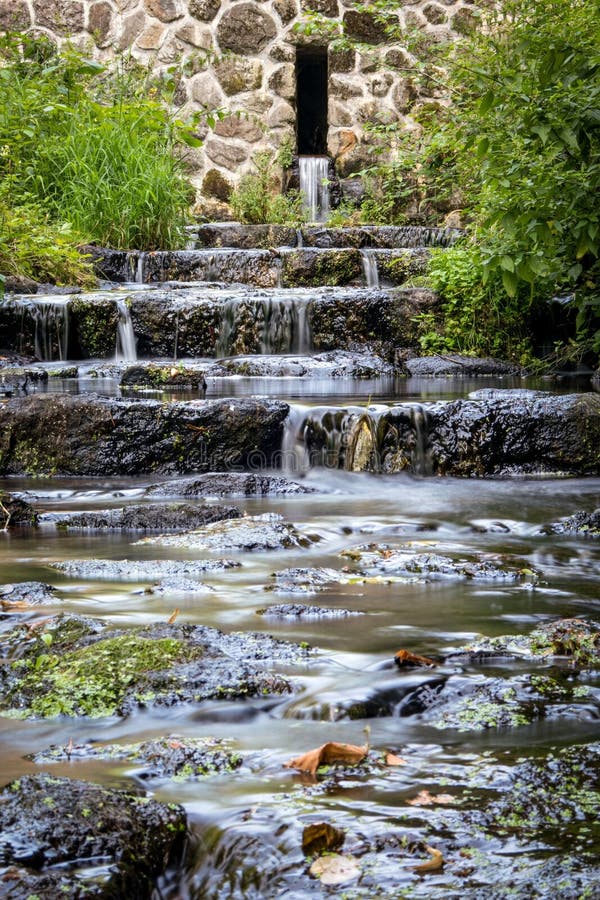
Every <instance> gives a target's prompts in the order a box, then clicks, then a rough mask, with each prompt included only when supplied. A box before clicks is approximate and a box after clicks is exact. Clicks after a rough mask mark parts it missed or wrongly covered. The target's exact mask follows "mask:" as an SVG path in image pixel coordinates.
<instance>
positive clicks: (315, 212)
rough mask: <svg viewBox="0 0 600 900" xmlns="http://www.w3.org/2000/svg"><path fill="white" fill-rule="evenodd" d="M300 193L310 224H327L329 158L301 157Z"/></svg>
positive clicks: (299, 159)
mask: <svg viewBox="0 0 600 900" xmlns="http://www.w3.org/2000/svg"><path fill="white" fill-rule="evenodd" d="M298 165H299V168H300V193H301V194H302V197H303V202H304V208H305V210H306V215H307V217H308V221H309V222H325V221H326V220H327V218H328V217H329V182H328V173H329V158H328V157H327V156H300V157H299V158H298Z"/></svg>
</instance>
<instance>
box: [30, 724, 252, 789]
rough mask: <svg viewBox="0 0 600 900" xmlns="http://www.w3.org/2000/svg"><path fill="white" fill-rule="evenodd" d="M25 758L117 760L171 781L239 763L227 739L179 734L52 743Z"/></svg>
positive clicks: (37, 760)
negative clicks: (136, 740) (134, 739)
mask: <svg viewBox="0 0 600 900" xmlns="http://www.w3.org/2000/svg"><path fill="white" fill-rule="evenodd" d="M28 759H31V760H33V762H34V763H36V764H37V765H47V764H48V763H53V762H72V761H75V760H84V761H85V760H88V759H102V760H106V761H108V762H117V761H119V762H125V763H128V764H130V765H131V766H132V767H133V769H134V772H135V775H136V776H137V777H138V778H141V779H144V780H147V779H155V778H160V779H163V778H171V779H173V780H174V781H191V780H196V779H198V778H204V777H206V776H209V775H218V774H220V773H222V772H233V771H234V770H235V769H237V768H238V767H239V766H240V765H241V764H242V757H241V756H240V755H239V753H236V752H235V751H234V750H233V749H232V747H231V745H230V744H229V743H228V742H227V741H220V740H216V739H215V738H189V737H181V736H179V735H169V736H168V737H165V738H157V739H156V740H150V741H142V742H141V743H136V744H96V743H94V744H91V743H88V744H73V743H70V744H68V745H67V746H62V745H56V744H55V745H53V746H52V747H49V748H48V749H47V750H42V751H41V752H40V753H34V754H33V755H32V756H29V757H28Z"/></svg>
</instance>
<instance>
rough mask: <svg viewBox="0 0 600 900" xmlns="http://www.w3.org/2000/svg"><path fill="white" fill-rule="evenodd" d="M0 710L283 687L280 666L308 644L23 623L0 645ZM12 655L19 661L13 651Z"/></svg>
mask: <svg viewBox="0 0 600 900" xmlns="http://www.w3.org/2000/svg"><path fill="white" fill-rule="evenodd" d="M0 647H1V649H2V651H3V655H4V657H5V658H6V659H7V660H9V661H8V662H7V663H6V664H5V665H4V666H3V667H2V670H1V672H0V677H1V679H2V680H1V684H0V708H2V709H3V710H5V711H11V712H12V714H13V715H15V714H18V715H19V716H20V717H22V718H25V717H32V716H33V717H42V718H47V717H55V716H58V715H63V716H87V717H91V718H98V717H105V716H115V715H119V716H126V715H129V714H131V713H133V712H135V711H136V710H137V709H139V708H142V707H146V706H149V705H152V706H153V705H159V706H166V707H171V706H173V705H176V704H180V703H201V702H202V701H205V700H223V699H227V700H233V699H237V700H242V699H245V698H247V697H253V696H258V697H267V696H269V695H276V696H278V695H281V694H288V693H291V692H292V691H293V686H292V684H291V682H290V681H289V679H288V678H286V677H284V676H282V675H280V674H278V673H277V672H276V671H275V667H276V666H277V665H285V666H289V665H293V664H298V663H300V662H303V661H306V659H307V658H308V650H307V649H303V648H302V647H301V646H298V645H296V644H291V643H288V642H286V641H279V640H276V639H275V638H272V637H270V636H269V635H262V634H257V633H254V632H252V633H244V634H241V633H237V634H235V633H234V634H224V633H223V632H221V631H218V630H217V629H215V628H208V627H205V626H202V625H176V624H167V625H150V626H147V627H145V628H139V627H138V628H130V629H128V630H126V631H125V630H113V629H109V628H106V627H104V623H102V622H99V621H98V620H93V619H91V620H90V619H83V618H82V617H78V616H58V617H56V618H53V619H50V620H47V621H45V622H44V623H43V624H42V626H41V627H40V628H37V629H36V630H35V632H34V633H33V634H31V632H27V631H24V630H23V629H22V628H16V629H13V631H11V632H9V633H8V634H6V635H4V636H3V638H2V641H1V642H0ZM15 654H16V658H15Z"/></svg>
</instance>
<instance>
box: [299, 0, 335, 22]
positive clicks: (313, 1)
mask: <svg viewBox="0 0 600 900" xmlns="http://www.w3.org/2000/svg"><path fill="white" fill-rule="evenodd" d="M301 3H302V9H303V10H314V11H315V12H318V13H321V15H322V16H326V17H327V18H329V19H334V18H335V17H336V16H338V15H339V12H340V8H339V6H338V0H301Z"/></svg>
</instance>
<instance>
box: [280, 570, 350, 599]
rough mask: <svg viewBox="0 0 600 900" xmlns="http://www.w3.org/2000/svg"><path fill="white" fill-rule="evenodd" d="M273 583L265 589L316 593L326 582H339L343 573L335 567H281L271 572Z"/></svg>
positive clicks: (341, 580) (285, 592) (293, 592)
mask: <svg viewBox="0 0 600 900" xmlns="http://www.w3.org/2000/svg"><path fill="white" fill-rule="evenodd" d="M273 578H274V580H275V583H274V584H273V585H270V586H269V587H268V588H267V590H270V591H277V592H278V593H283V594H316V593H317V592H318V591H321V590H323V588H325V587H326V586H327V585H328V584H340V583H342V582H343V580H344V573H343V572H339V571H338V570H337V569H325V568H318V569H282V570H281V571H279V572H275V573H274V574H273Z"/></svg>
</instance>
